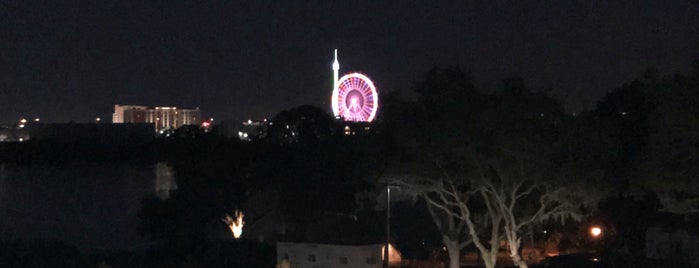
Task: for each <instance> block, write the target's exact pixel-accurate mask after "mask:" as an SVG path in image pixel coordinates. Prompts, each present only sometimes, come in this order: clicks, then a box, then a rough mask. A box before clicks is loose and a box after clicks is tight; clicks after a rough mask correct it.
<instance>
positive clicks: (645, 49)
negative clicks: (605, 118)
mask: <svg viewBox="0 0 699 268" xmlns="http://www.w3.org/2000/svg"><path fill="white" fill-rule="evenodd" d="M610 2H613V3H610ZM333 48H338V49H339V52H340V65H341V70H340V71H341V73H343V72H349V71H361V72H364V73H365V74H367V75H368V76H369V77H371V78H372V79H373V80H374V82H375V84H376V85H377V87H378V90H379V91H386V90H405V91H408V90H409V89H410V87H411V84H412V82H413V81H416V80H419V79H421V77H422V75H423V74H424V73H425V72H426V71H427V70H428V69H430V68H431V67H434V66H449V65H458V66H461V67H463V68H464V69H470V70H472V71H473V73H474V75H475V78H476V82H477V84H478V86H479V87H480V88H482V89H484V90H492V89H494V88H497V87H498V86H499V81H500V80H501V79H502V78H504V77H507V76H511V75H519V76H521V77H523V78H524V79H525V81H526V82H527V84H528V86H529V87H530V88H533V89H543V88H552V91H551V92H552V95H554V96H555V97H557V98H559V99H561V100H562V102H563V103H564V104H565V106H566V108H567V109H568V110H569V111H570V112H574V111H579V110H581V109H583V108H592V107H594V104H595V102H596V101H597V100H598V99H599V98H600V97H602V96H603V94H604V93H605V92H606V91H609V90H611V89H613V88H614V87H616V86H618V85H620V84H621V83H622V82H624V81H628V80H630V79H632V78H633V77H635V76H637V75H638V74H640V73H641V72H642V71H643V70H644V69H645V68H646V67H649V66H655V67H657V68H659V69H660V70H661V71H663V72H665V73H672V72H678V71H679V72H684V73H688V72H690V71H691V62H692V60H693V59H697V58H699V1H696V0H687V1H657V0H648V1H643V0H639V1H628V2H627V1H590V0H584V1H479V2H475V1H463V0H462V1H408V0H403V1H375V0H372V1H331V0H323V1H313V0H310V1H249V2H246V3H237V2H234V1H220V2H208V1H173V0H164V1H156V0H149V1H143V0H137V1H128V0H117V1H84V2H83V1H56V0H49V1H33V0H20V1H0V122H5V123H9V122H14V121H16V120H17V119H18V118H19V117H20V116H25V117H27V118H33V117H41V118H42V120H43V121H49V122H65V121H69V120H74V121H78V122H82V121H88V120H91V119H92V118H94V117H97V116H100V117H102V118H107V119H111V112H112V110H113V105H114V104H116V103H119V104H142V105H168V106H198V107H200V108H201V109H202V112H203V114H204V115H205V116H212V117H215V118H221V119H226V118H227V119H235V120H242V119H247V118H250V117H251V118H253V119H261V118H263V117H271V116H273V115H274V114H276V113H277V112H279V111H281V110H283V109H287V108H290V107H294V106H298V105H302V104H312V105H317V106H321V107H323V108H325V109H326V110H328V111H330V104H329V99H330V94H331V85H332V70H331V68H330V67H331V62H332V49H333Z"/></svg>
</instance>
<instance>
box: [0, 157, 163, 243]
mask: <svg viewBox="0 0 699 268" xmlns="http://www.w3.org/2000/svg"><path fill="white" fill-rule="evenodd" d="M174 188H176V186H175V182H174V177H173V176H172V173H171V172H169V168H168V167H167V166H166V165H164V164H157V165H145V164H144V165H138V164H131V163H129V164H123V163H108V164H104V163H100V164H95V163H84V164H63V165H59V166H56V165H51V166H37V165H34V166H17V165H10V164H0V240H5V241H7V240H15V239H21V240H32V239H39V240H50V239H53V240H61V241H65V242H68V243H71V244H73V245H75V246H77V247H78V248H79V249H80V250H82V251H93V250H99V249H108V250H122V249H124V250H133V249H141V248H145V247H147V246H148V244H149V242H148V241H147V240H146V239H144V238H142V237H140V236H139V235H138V232H137V230H136V227H137V224H138V216H137V213H138V211H139V209H140V205H141V200H142V199H143V198H144V197H149V196H159V197H161V198H167V196H168V191H169V190H171V189H174Z"/></svg>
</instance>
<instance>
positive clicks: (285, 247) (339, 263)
mask: <svg viewBox="0 0 699 268" xmlns="http://www.w3.org/2000/svg"><path fill="white" fill-rule="evenodd" d="M285 258H286V259H287V260H288V261H289V264H290V266H291V267H294V268H380V267H381V265H382V263H381V245H365V246H343V245H328V244H311V243H287V242H278V243H277V263H281V262H282V260H284V259H285Z"/></svg>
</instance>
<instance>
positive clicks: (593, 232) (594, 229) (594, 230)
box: [590, 226, 602, 237]
mask: <svg viewBox="0 0 699 268" xmlns="http://www.w3.org/2000/svg"><path fill="white" fill-rule="evenodd" d="M601 234H602V228H600V227H597V226H593V227H592V228H590V235H592V237H599V236H600V235H601Z"/></svg>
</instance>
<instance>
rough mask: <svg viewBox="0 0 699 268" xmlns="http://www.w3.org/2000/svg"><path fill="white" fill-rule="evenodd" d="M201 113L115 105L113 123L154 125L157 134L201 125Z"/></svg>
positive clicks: (196, 110)
mask: <svg viewBox="0 0 699 268" xmlns="http://www.w3.org/2000/svg"><path fill="white" fill-rule="evenodd" d="M200 122H201V112H200V111H199V107H196V108H177V107H149V106H141V105H119V104H117V105H114V114H112V123H115V124H119V123H153V124H154V126H155V131H156V132H163V131H165V130H168V129H177V128H179V127H181V126H185V125H199V123H200Z"/></svg>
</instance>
